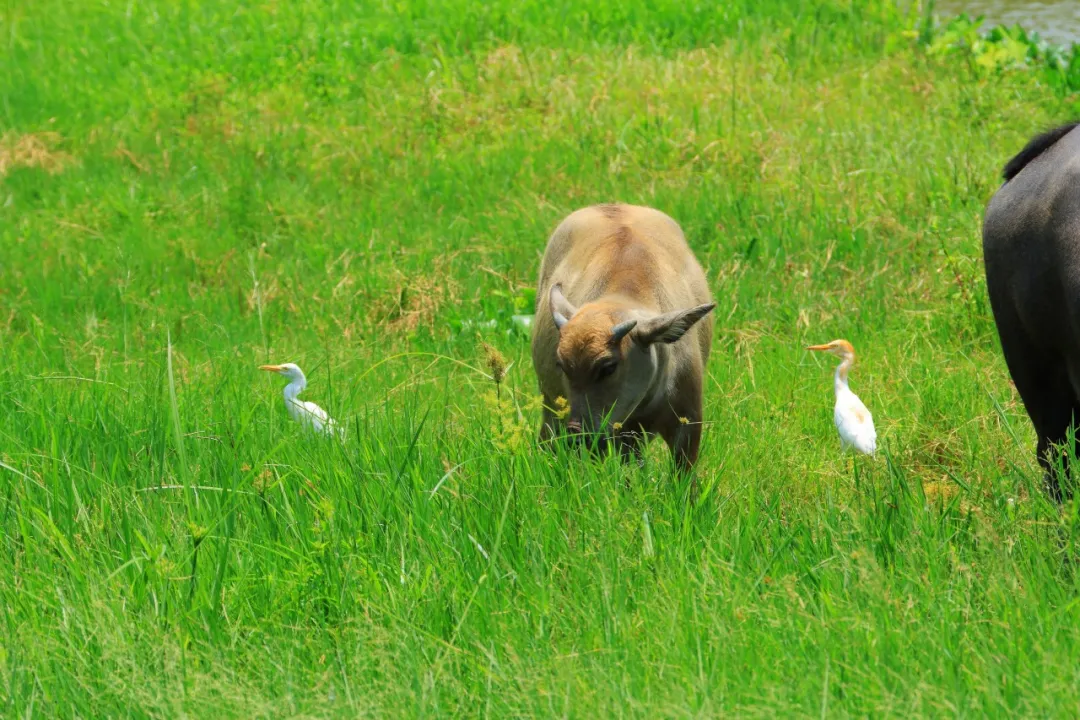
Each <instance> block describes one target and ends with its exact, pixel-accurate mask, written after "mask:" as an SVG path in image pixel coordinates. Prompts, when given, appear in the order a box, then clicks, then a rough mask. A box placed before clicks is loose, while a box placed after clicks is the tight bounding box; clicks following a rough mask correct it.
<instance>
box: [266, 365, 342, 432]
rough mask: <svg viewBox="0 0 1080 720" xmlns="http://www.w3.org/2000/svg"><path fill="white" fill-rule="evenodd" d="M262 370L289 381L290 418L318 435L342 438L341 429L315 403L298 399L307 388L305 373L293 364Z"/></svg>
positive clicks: (267, 366)
mask: <svg viewBox="0 0 1080 720" xmlns="http://www.w3.org/2000/svg"><path fill="white" fill-rule="evenodd" d="M259 369H260V370H266V371H267V372H275V373H277V374H279V375H282V376H284V377H285V378H287V379H288V380H289V384H288V385H286V386H285V392H284V395H285V408H286V409H287V410H288V411H289V417H291V418H292V419H293V420H295V421H296V422H298V423H300V424H301V425H303V426H304V427H305V428H307V429H309V430H314V431H315V432H317V433H327V434H331V433H332V434H334V435H337V436H339V437H340V436H341V428H340V427H339V426H338V424H337V423H336V422H334V419H333V418H332V417H330V415H329V414H328V413H327V412H326V411H325V410H323V409H322V408H321V407H319V406H318V405H316V404H315V403H313V402H307V401H305V400H301V399H299V398H298V397H297V395H299V394H300V393H301V392H303V391H304V388H306V387H307V378H306V377H305V376H304V371H303V370H301V369H300V368H299V367H298V366H297V365H295V364H293V363H285V364H284V365H260V366H259Z"/></svg>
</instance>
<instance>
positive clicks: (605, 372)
mask: <svg viewBox="0 0 1080 720" xmlns="http://www.w3.org/2000/svg"><path fill="white" fill-rule="evenodd" d="M618 365H619V364H618V363H616V362H609V363H604V364H603V365H601V366H600V367H599V368H597V370H596V378H597V379H598V380H603V379H604V378H606V377H608V376H609V375H611V373H613V372H615V368H616V367H618Z"/></svg>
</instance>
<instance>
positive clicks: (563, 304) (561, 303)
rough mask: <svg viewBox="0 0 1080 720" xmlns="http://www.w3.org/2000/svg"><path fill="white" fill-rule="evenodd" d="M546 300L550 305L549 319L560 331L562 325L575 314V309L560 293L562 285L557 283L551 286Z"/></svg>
mask: <svg viewBox="0 0 1080 720" xmlns="http://www.w3.org/2000/svg"><path fill="white" fill-rule="evenodd" d="M548 300H549V302H548V304H549V305H551V319H552V320H554V321H555V327H557V328H558V329H559V330H562V329H563V325H565V324H566V323H568V322H570V318H572V317H574V314H575V313H577V308H576V307H574V306H573V305H571V304H570V301H569V300H567V299H566V296H565V295H563V292H562V285H560V284H558V283H556V284H555V285H552V286H551V292H550V293H548Z"/></svg>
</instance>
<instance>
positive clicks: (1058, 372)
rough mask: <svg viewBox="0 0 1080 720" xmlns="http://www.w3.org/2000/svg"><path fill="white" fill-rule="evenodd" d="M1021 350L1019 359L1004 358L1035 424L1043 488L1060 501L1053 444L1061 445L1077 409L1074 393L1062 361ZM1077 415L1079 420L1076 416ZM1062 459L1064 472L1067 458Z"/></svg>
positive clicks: (1066, 467)
mask: <svg viewBox="0 0 1080 720" xmlns="http://www.w3.org/2000/svg"><path fill="white" fill-rule="evenodd" d="M1025 350H1027V352H1026V353H1024V357H1023V358H1015V357H1014V358H1013V359H1009V358H1008V356H1007V357H1006V359H1007V362H1008V364H1009V371H1010V373H1011V374H1012V377H1013V382H1014V383H1016V389H1017V391H1018V392H1019V393H1020V399H1021V400H1023V401H1024V408H1025V409H1026V410H1027V413H1028V416H1029V417H1030V418H1031V424H1032V425H1034V426H1035V434H1036V436H1037V437H1038V447H1037V452H1038V458H1039V465H1040V466H1042V469H1043V473H1044V482H1045V483H1046V487H1047V490H1048V491H1049V492H1050V494H1051V495H1052V496H1053V497H1054V499H1055V500H1061V498H1062V489H1063V488H1062V485H1063V483H1062V480H1064V478H1059V477H1058V476H1057V472H1056V471H1055V466H1056V464H1057V453H1056V452H1055V450H1054V446H1060V445H1063V444H1064V443H1065V442H1066V440H1067V439H1068V433H1069V425H1070V423H1072V422H1073V413H1074V412H1075V411H1076V410H1077V403H1076V399H1075V394H1074V393H1073V388H1072V385H1071V383H1070V382H1069V375H1068V371H1067V369H1066V368H1065V366H1064V363H1062V362H1060V361H1058V360H1056V359H1053V360H1050V359H1048V358H1047V357H1046V356H1043V355H1040V354H1039V353H1037V352H1036V351H1035V350H1034V349H1032V348H1030V347H1029V348H1025ZM1077 417H1078V419H1080V415H1078V416H1077ZM1062 460H1063V463H1062V465H1063V469H1064V471H1065V473H1066V475H1068V471H1069V469H1068V458H1067V457H1066V458H1062ZM1065 484H1067V483H1065Z"/></svg>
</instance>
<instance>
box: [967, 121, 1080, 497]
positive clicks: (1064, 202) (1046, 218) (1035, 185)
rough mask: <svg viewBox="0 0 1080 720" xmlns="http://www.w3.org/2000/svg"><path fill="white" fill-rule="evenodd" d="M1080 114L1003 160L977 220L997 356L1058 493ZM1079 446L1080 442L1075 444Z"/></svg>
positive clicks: (1079, 359) (1075, 413)
mask: <svg viewBox="0 0 1080 720" xmlns="http://www.w3.org/2000/svg"><path fill="white" fill-rule="evenodd" d="M1078 125H1080V123H1070V124H1068V125H1062V126H1061V127H1058V128H1054V129H1053V130H1049V131H1047V132H1045V133H1043V134H1041V135H1039V136H1037V137H1035V138H1033V139H1032V140H1031V141H1030V142H1029V143H1028V144H1027V146H1026V147H1025V148H1024V149H1023V150H1021V151H1020V153H1019V154H1018V155H1017V156H1016V157H1014V158H1013V159H1012V160H1010V161H1009V162H1008V164H1006V165H1005V170H1004V176H1005V183H1004V184H1003V185H1002V186H1001V187H1000V188H999V189H998V191H997V192H996V193H995V194H994V197H993V198H991V199H990V203H989V205H987V208H986V216H985V218H984V220H983V258H984V260H985V265H986V289H987V292H988V293H989V295H990V307H991V308H992V309H993V312H994V321H995V322H996V323H997V329H998V336H999V337H1000V338H1001V349H1002V351H1003V353H1004V355H1005V362H1006V364H1007V365H1008V366H1009V373H1010V375H1012V379H1013V382H1015V383H1016V389H1017V390H1018V391H1019V392H1020V398H1021V399H1022V400H1023V401H1024V407H1025V408H1026V409H1027V413H1028V416H1029V417H1030V418H1031V422H1032V424H1033V425H1034V426H1035V432H1036V434H1037V435H1038V438H1039V444H1038V457H1039V462H1040V463H1041V464H1042V466H1043V468H1044V471H1045V472H1046V482H1047V487H1048V489H1049V491H1050V492H1051V494H1052V495H1053V496H1054V497H1055V498H1057V499H1061V497H1062V483H1061V481H1062V480H1063V478H1058V477H1056V476H1055V474H1054V473H1053V472H1052V468H1053V465H1054V458H1053V457H1052V455H1051V450H1052V447H1051V446H1052V445H1054V444H1061V443H1064V442H1066V439H1067V434H1068V431H1069V426H1070V424H1071V423H1072V422H1073V421H1074V420H1076V421H1077V422H1080V130H1078V129H1077V126H1078ZM1075 450H1077V451H1080V447H1077V448H1075Z"/></svg>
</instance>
